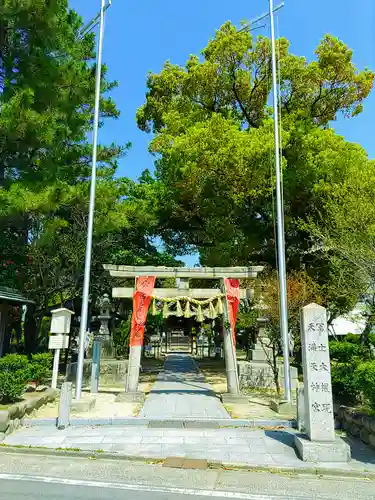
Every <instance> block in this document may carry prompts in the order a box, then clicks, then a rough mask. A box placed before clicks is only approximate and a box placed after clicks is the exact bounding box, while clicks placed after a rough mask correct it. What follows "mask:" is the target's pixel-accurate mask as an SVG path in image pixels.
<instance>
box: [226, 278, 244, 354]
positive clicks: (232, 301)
mask: <svg viewBox="0 0 375 500" xmlns="http://www.w3.org/2000/svg"><path fill="white" fill-rule="evenodd" d="M224 286H225V293H226V299H227V304H228V316H229V323H230V328H231V330H232V339H233V346H234V347H236V321H237V313H238V307H239V305H240V282H239V281H238V280H237V279H232V278H224Z"/></svg>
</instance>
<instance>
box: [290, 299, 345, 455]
mask: <svg viewBox="0 0 375 500" xmlns="http://www.w3.org/2000/svg"><path fill="white" fill-rule="evenodd" d="M301 345H302V364H303V382H304V391H303V392H304V404H303V407H304V408H303V411H304V422H303V424H304V428H305V432H306V435H297V436H295V438H294V444H295V446H296V448H297V451H298V453H299V455H300V456H301V458H302V460H304V461H305V462H347V461H348V460H349V459H350V447H349V445H348V444H347V443H345V442H344V441H342V440H341V439H339V438H338V437H337V436H336V435H335V422H334V414H333V400H332V385H331V368H330V359H329V347H328V329H327V314H326V310H325V308H324V307H321V306H319V305H317V304H309V305H308V306H305V307H304V308H303V309H302V311H301Z"/></svg>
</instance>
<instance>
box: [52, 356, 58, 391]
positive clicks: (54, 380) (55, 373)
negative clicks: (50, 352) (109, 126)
mask: <svg viewBox="0 0 375 500" xmlns="http://www.w3.org/2000/svg"><path fill="white" fill-rule="evenodd" d="M59 362H60V349H55V354H54V356H53V369H52V383H51V387H52V389H56V387H57V376H58V374H59Z"/></svg>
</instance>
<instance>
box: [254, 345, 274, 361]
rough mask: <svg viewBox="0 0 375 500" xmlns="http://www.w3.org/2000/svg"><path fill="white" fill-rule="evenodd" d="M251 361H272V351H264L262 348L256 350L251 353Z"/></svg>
mask: <svg viewBox="0 0 375 500" xmlns="http://www.w3.org/2000/svg"><path fill="white" fill-rule="evenodd" d="M249 358H250V359H251V361H265V362H268V360H272V351H271V350H270V349H263V348H262V347H260V348H258V349H254V350H252V351H250V352H249Z"/></svg>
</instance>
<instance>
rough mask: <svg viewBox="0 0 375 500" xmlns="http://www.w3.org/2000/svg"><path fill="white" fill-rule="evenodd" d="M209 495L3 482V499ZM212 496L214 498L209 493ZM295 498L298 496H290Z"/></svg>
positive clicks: (256, 499)
mask: <svg viewBox="0 0 375 500" xmlns="http://www.w3.org/2000/svg"><path fill="white" fill-rule="evenodd" d="M223 494H224V495H225V496H219V495H220V493H218V496H215V497H214V498H215V499H216V500H228V498H232V499H233V497H232V496H230V497H229V496H228V494H227V493H223ZM207 498H208V497H207V496H200V495H199V493H197V495H195V494H194V495H189V494H183V493H177V492H171V491H155V490H154V489H153V488H150V489H149V490H148V491H139V490H138V491H137V490H136V489H133V490H130V489H122V488H121V486H118V487H117V488H113V487H111V486H101V487H95V486H79V485H66V484H59V485H56V484H51V483H39V482H35V481H22V482H19V481H18V480H6V481H4V480H3V481H0V499H1V500H9V499H12V500H39V499H40V500H67V499H69V500H109V499H110V500H151V499H152V500H207ZM209 498H213V497H212V496H209ZM235 498H238V499H239V500H240V499H245V498H246V499H249V500H250V499H251V500H271V499H272V500H273V499H274V498H279V497H273V496H272V497H270V496H268V495H266V496H264V495H258V494H256V495H246V496H242V495H239V496H237V497H235ZM283 498H284V500H285V498H286V497H283ZM287 498H288V500H293V498H294V497H292V496H289V497H287Z"/></svg>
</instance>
